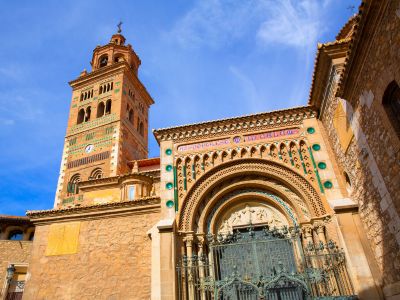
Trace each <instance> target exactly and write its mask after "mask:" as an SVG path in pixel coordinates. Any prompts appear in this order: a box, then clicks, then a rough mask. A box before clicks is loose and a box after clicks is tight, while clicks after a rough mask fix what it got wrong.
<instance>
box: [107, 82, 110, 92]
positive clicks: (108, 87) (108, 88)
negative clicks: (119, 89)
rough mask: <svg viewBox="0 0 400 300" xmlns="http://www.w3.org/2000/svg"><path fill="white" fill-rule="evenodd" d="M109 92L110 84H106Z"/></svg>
mask: <svg viewBox="0 0 400 300" xmlns="http://www.w3.org/2000/svg"><path fill="white" fill-rule="evenodd" d="M109 90H110V84H109V83H107V92H108V91H109Z"/></svg>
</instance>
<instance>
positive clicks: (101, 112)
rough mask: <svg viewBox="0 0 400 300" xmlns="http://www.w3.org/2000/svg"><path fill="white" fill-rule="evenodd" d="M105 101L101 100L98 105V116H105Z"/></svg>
mask: <svg viewBox="0 0 400 300" xmlns="http://www.w3.org/2000/svg"><path fill="white" fill-rule="evenodd" d="M104 108H105V106H104V102H100V103H99V105H98V106H97V114H96V117H97V118H100V117H102V116H104Z"/></svg>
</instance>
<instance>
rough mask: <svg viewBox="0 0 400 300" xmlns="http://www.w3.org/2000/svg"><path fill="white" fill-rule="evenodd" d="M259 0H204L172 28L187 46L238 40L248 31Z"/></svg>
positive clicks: (217, 45)
mask: <svg viewBox="0 0 400 300" xmlns="http://www.w3.org/2000/svg"><path fill="white" fill-rule="evenodd" d="M253 5H256V6H257V5H258V1H254V0H249V1H237V0H205V1H203V0H201V1H198V2H197V3H196V4H195V6H194V7H193V8H192V9H191V10H190V11H189V12H188V13H186V14H185V15H184V16H183V17H182V18H181V19H180V20H178V21H177V22H176V24H175V26H174V28H173V30H172V32H170V36H172V37H175V38H176V39H177V40H178V42H179V43H180V44H181V45H182V46H185V47H196V46H201V45H208V46H211V47H213V48H217V47H220V46H222V45H224V44H225V43H228V42H230V41H231V40H235V39H237V38H239V37H241V36H243V34H244V33H245V32H246V30H247V29H248V26H249V25H250V24H249V23H251V22H249V21H251V18H252V17H254V13H257V10H255V9H254V7H253Z"/></svg>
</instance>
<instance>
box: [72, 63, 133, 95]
mask: <svg viewBox="0 0 400 300" xmlns="http://www.w3.org/2000/svg"><path fill="white" fill-rule="evenodd" d="M125 68H128V69H129V70H131V69H130V67H129V65H128V63H127V62H125V61H121V62H117V63H113V64H111V65H109V66H105V67H102V68H101V69H98V70H96V71H92V72H90V73H88V74H86V75H83V76H79V77H78V78H76V79H74V80H71V81H70V82H68V84H69V85H70V86H71V87H72V88H73V89H76V88H79V87H80V86H82V85H85V84H87V83H88V82H89V81H94V80H98V79H99V77H107V76H111V75H114V74H117V73H118V72H122V71H123V70H124V69H125ZM131 72H133V71H132V70H131Z"/></svg>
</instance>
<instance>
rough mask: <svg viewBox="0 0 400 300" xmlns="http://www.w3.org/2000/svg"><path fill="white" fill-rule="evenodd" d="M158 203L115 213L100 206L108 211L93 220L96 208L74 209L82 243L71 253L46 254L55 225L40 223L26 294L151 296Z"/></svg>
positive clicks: (37, 296) (45, 296)
mask: <svg viewBox="0 0 400 300" xmlns="http://www.w3.org/2000/svg"><path fill="white" fill-rule="evenodd" d="M158 206H159V205H157V204H155V205H154V204H153V205H152V206H151V207H149V206H145V207H140V209H139V210H135V209H134V207H131V208H132V209H133V210H132V211H130V212H126V211H125V212H120V213H118V214H116V215H115V213H116V212H117V211H118V208H117V207H114V209H113V212H105V211H102V212H100V211H97V213H98V214H100V213H101V214H106V215H107V216H106V217H99V216H96V217H94V219H93V212H92V213H84V212H80V211H76V212H75V213H74V214H76V215H75V216H74V217H73V219H74V221H73V222H80V232H79V240H78V248H77V251H76V253H74V254H69V255H51V256H50V255H46V249H47V248H48V247H49V239H48V237H49V232H50V227H51V225H50V224H43V225H38V226H37V229H36V238H35V243H34V245H33V248H32V254H31V255H32V258H31V265H30V267H29V272H30V274H31V277H30V279H29V281H28V284H27V286H26V291H25V293H24V299H38V300H39V299H41V300H44V299H55V298H57V299H68V300H72V299H121V300H122V299H149V298H150V293H151V291H150V270H151V240H150V238H149V236H148V231H149V230H150V229H151V228H152V227H153V226H154V224H155V223H156V222H157V220H158V219H159V212H158V208H157V207H158ZM98 209H99V208H97V209H96V210H98ZM121 214H126V215H121ZM54 218H55V217H54ZM71 218H72V216H71ZM70 222H71V221H68V220H64V221H63V222H62V223H61V224H68V223H70ZM52 223H53V222H52Z"/></svg>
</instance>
